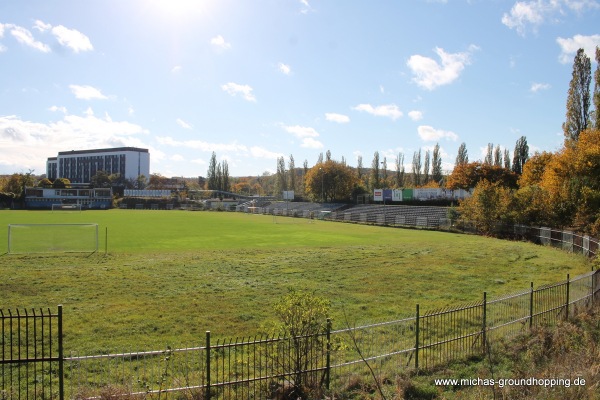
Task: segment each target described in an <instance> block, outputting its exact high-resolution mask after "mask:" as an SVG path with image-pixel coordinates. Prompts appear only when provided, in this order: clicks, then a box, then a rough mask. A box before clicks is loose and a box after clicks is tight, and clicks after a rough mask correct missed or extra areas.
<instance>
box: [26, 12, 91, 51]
mask: <svg viewBox="0 0 600 400" xmlns="http://www.w3.org/2000/svg"><path fill="white" fill-rule="evenodd" d="M33 29H35V30H37V31H39V32H46V31H51V32H52V34H53V35H54V37H55V38H56V40H58V43H60V45H61V46H64V47H68V48H70V49H71V50H73V51H74V52H75V53H79V52H81V51H91V50H94V46H92V42H90V39H89V38H88V37H87V36H86V35H84V34H83V33H81V32H79V31H78V30H76V29H69V28H66V27H64V26H62V25H57V26H54V27H53V26H52V25H51V24H47V23H45V22H43V21H40V20H37V21H35V24H34V26H33Z"/></svg>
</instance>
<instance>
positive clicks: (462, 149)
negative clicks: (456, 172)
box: [454, 142, 469, 166]
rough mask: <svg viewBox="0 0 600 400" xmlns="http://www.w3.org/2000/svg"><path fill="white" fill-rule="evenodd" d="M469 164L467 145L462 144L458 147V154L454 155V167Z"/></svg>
mask: <svg viewBox="0 0 600 400" xmlns="http://www.w3.org/2000/svg"><path fill="white" fill-rule="evenodd" d="M468 162H469V154H468V153H467V144H466V143H465V142H462V143H461V144H460V146H459V147H458V154H457V155H456V162H455V163H454V165H455V166H457V165H462V164H467V163H468Z"/></svg>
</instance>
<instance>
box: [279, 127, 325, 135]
mask: <svg viewBox="0 0 600 400" xmlns="http://www.w3.org/2000/svg"><path fill="white" fill-rule="evenodd" d="M283 129H285V130H286V131H287V132H288V133H291V134H293V135H294V136H296V137H299V138H307V137H318V136H319V132H317V131H316V130H315V129H314V128H311V127H308V126H299V125H294V126H284V127H283Z"/></svg>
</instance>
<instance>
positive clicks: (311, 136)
mask: <svg viewBox="0 0 600 400" xmlns="http://www.w3.org/2000/svg"><path fill="white" fill-rule="evenodd" d="M283 129H285V130H286V132H288V133H291V134H292V135H294V136H296V137H297V138H300V139H302V143H300V147H306V148H309V149H320V148H323V143H321V142H319V141H318V140H316V139H315V138H316V137H319V136H320V135H319V132H317V131H316V130H315V129H314V128H311V127H308V126H299V125H293V126H285V125H284V126H283Z"/></svg>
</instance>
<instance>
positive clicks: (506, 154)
mask: <svg viewBox="0 0 600 400" xmlns="http://www.w3.org/2000/svg"><path fill="white" fill-rule="evenodd" d="M510 167H511V164H510V151H508V149H504V168H505V169H510Z"/></svg>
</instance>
